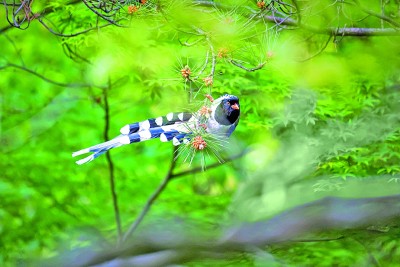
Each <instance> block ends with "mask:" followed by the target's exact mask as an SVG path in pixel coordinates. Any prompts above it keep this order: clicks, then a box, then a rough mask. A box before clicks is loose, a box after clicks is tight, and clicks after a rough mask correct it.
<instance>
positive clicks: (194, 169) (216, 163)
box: [171, 149, 251, 180]
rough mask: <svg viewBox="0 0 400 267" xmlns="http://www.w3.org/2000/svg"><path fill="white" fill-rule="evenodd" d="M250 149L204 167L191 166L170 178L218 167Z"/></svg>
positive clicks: (248, 150)
mask: <svg viewBox="0 0 400 267" xmlns="http://www.w3.org/2000/svg"><path fill="white" fill-rule="evenodd" d="M250 151H251V150H250V149H245V150H243V151H242V152H240V153H239V154H236V155H234V156H231V157H229V158H226V159H223V160H222V162H215V163H213V164H211V165H208V166H206V168H204V167H202V166H199V167H196V168H193V169H190V170H186V171H181V172H178V173H173V174H172V175H171V180H172V179H175V178H178V177H181V176H185V175H188V174H194V173H198V172H203V171H204V169H206V170H209V169H213V168H216V167H219V166H221V165H223V164H225V163H228V162H231V161H234V160H236V159H238V158H241V157H243V156H244V155H246V154H247V153H249V152H250Z"/></svg>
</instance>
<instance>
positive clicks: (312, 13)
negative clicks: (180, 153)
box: [0, 0, 400, 266]
mask: <svg viewBox="0 0 400 267" xmlns="http://www.w3.org/2000/svg"><path fill="white" fill-rule="evenodd" d="M115 2H118V3H117V4H116V3H115ZM239 2H240V3H239ZM18 8H19V9H18ZM107 8H109V10H108V9H107ZM399 10H400V9H399V3H398V2H396V1H393V2H392V1H381V2H379V1H367V0H365V1H361V2H358V1H349V2H347V1H340V2H337V1H336V2H331V1H319V2H316V3H308V2H300V1H288V2H286V1H285V2H279V1H258V2H257V1H221V2H220V1H210V2H209V1H150V0H149V1H71V2H68V3H65V2H64V1H42V2H40V3H39V2H36V1H22V2H16V1H8V0H6V1H4V2H3V3H1V4H0V51H1V54H0V142H1V146H0V151H1V154H0V170H1V179H0V203H1V204H0V236H1V238H0V251H1V253H0V265H9V266H13V265H15V264H18V263H19V264H21V263H22V262H25V261H28V262H29V261H30V259H32V258H38V259H43V258H50V257H56V256H57V255H59V254H60V253H62V252H63V251H68V250H71V249H76V248H81V247H90V246H91V245H93V244H97V245H98V243H99V242H104V243H110V244H114V243H115V242H116V240H117V231H116V228H117V226H116V223H115V208H114V205H113V199H112V193H111V190H110V162H109V161H107V158H106V157H105V156H101V157H99V158H98V159H96V160H95V161H93V162H90V163H89V164H86V165H82V166H78V165H76V164H75V160H74V159H73V158H71V153H72V152H73V151H76V150H79V149H82V148H85V147H88V146H91V145H94V144H97V143H100V142H103V141H104V139H105V137H106V136H108V137H110V138H111V137H114V136H116V135H118V134H119V129H120V128H121V127H122V126H123V125H125V124H127V123H131V122H137V121H142V120H145V119H147V118H153V117H158V116H161V115H165V114H167V113H169V112H171V111H186V110H193V109H194V108H195V107H196V104H193V103H196V101H202V100H203V99H204V94H205V93H211V94H212V95H213V96H214V97H218V96H219V95H221V94H223V93H231V94H234V95H237V96H239V98H240V104H241V119H240V123H239V126H238V127H237V129H236V131H235V132H234V134H233V135H232V137H231V138H230V141H229V144H228V145H226V147H225V148H224V151H222V152H220V153H221V157H222V158H224V159H226V160H227V162H226V163H223V164H220V166H218V167H215V168H207V166H208V165H211V164H214V163H216V162H218V160H217V159H216V158H215V157H213V156H212V155H211V156H209V157H208V156H207V157H206V165H205V170H204V171H193V173H190V174H188V175H185V176H181V177H177V178H176V179H174V180H172V181H171V182H170V183H169V184H168V186H167V188H166V189H165V190H164V191H163V192H162V194H161V195H160V197H159V198H158V199H157V200H156V202H155V203H154V204H153V206H152V207H151V210H150V212H149V213H148V214H147V216H146V217H145V219H144V221H143V223H142V224H141V225H140V227H139V228H138V230H137V231H139V232H146V231H149V230H160V231H163V230H165V231H167V230H168V229H170V227H173V225H174V224H176V225H186V224H187V225H188V226H187V227H186V229H190V230H193V232H194V233H199V235H201V233H203V232H204V233H208V234H209V233H210V232H212V233H214V231H215V234H216V235H217V233H218V232H219V231H220V230H221V229H222V228H224V226H226V225H232V224H239V223H241V222H254V221H257V220H262V219H268V218H272V217H274V216H276V215H278V214H280V213H281V212H284V211H287V210H288V209H291V208H295V207H297V206H299V205H302V204H305V203H308V202H311V201H315V200H319V199H322V198H324V197H326V196H333V197H346V198H377V197H385V196H391V195H398V194H400V176H399V172H400V143H399V141H400V132H399V130H400V128H399V127H400V120H399V116H398V114H399V109H400V92H399V90H400V75H399V73H400V69H399V67H400V46H399V43H400V38H399V28H400V26H399V25H400V20H399ZM94 11H96V12H97V13H98V14H96V13H95V12H94ZM106 11H108V12H106ZM13 14H15V15H13ZM186 66H188V67H189V68H190V70H191V77H190V78H191V79H185V78H184V77H182V75H181V69H183V68H185V67H186ZM207 77H211V78H212V81H213V84H212V86H210V85H209V84H208V85H207V84H206V83H205V81H204V78H207ZM172 150H173V148H172V145H171V144H168V143H161V142H159V140H151V141H146V142H143V143H139V144H134V145H129V146H125V147H121V148H118V149H114V150H112V151H111V160H112V164H113V174H114V178H115V192H116V193H117V199H118V205H119V214H120V221H121V224H122V230H123V231H124V232H125V231H126V230H127V229H128V227H129V225H130V224H131V223H132V222H133V221H134V219H135V217H136V216H138V214H139V213H140V211H141V209H142V208H143V206H144V205H145V202H146V200H147V199H148V197H149V196H150V195H151V194H152V193H153V191H154V190H155V189H156V188H157V187H158V185H159V184H160V182H161V181H162V179H163V178H164V177H165V175H166V173H167V172H168V169H169V167H170V164H171V163H170V162H171V158H172V157H173V155H172ZM243 151H245V153H243ZM241 153H242V154H241ZM236 155H241V156H240V157H238V158H235V159H234V160H232V161H230V160H229V159H230V158H231V157H235V156H236ZM200 165H201V159H200V157H197V156H196V157H195V158H194V161H193V162H192V164H189V163H188V162H184V161H183V159H182V158H178V159H177V165H176V167H175V169H174V172H175V173H179V172H182V171H187V170H189V171H190V170H193V169H194V168H197V167H199V166H200ZM342 208H343V207H342ZM315 212H316V213H318V210H316V211H315ZM392 214H393V216H395V215H397V216H398V215H400V211H399V210H394V211H393V213H392ZM360 225H362V221H360ZM293 227H295V226H293ZM343 227H346V225H343ZM379 227H383V228H379ZM385 227H386V228H385ZM378 228H379V229H384V230H379V231H375V232H373V234H376V236H373V237H371V232H368V231H366V230H365V229H366V227H364V228H362V229H363V230H362V231H364V232H361V233H360V232H355V233H354V232H351V233H349V232H345V233H343V232H338V231H339V230H338V231H336V232H335V231H334V232H333V233H332V232H330V233H328V235H330V236H339V235H340V236H345V237H346V238H344V239H340V240H337V241H333V242H316V243H315V242H314V243H289V244H286V243H285V244H283V245H282V244H280V245H276V246H275V247H269V248H266V251H267V252H268V253H272V255H274V257H275V259H278V260H276V261H274V260H272V259H271V258H270V257H264V258H263V257H261V256H260V255H258V254H257V255H258V256H257V257H255V258H254V257H253V256H251V254H240V255H239V256H238V255H236V256H235V257H234V259H233V260H232V259H229V260H221V261H218V262H213V264H217V265H218V264H219V265H227V264H231V265H236V266H243V265H249V266H253V265H257V264H259V265H260V266H265V265H263V262H264V263H265V262H268V264H276V265H271V266H288V265H289V266H290V265H291V264H292V265H293V266H356V265H357V264H361V265H362V264H364V263H366V262H368V263H370V261H369V260H370V255H373V257H375V261H376V262H378V263H379V264H381V265H379V264H378V265H371V266H389V265H386V263H390V262H395V261H397V262H398V261H399V257H400V251H399V249H398V245H399V243H398V241H396V236H397V238H398V236H399V234H400V230H399V224H398V223H397V224H396V223H394V224H393V223H392V222H390V223H389V222H386V221H385V222H382V224H378ZM374 229H375V228H374ZM360 231H361V230H360ZM324 234H325V235H326V233H324ZM372 239H373V240H375V241H374V242H372V241H370V240H372ZM99 240H101V241H99ZM355 240H356V241H355ZM360 240H361V241H360ZM359 241H360V242H361V243H362V244H364V245H365V244H366V245H365V246H361V245H360V247H358V246H355V245H354V243H357V242H359ZM369 241H370V243H368V242H369ZM314 244H315V246H314ZM357 244H359V243H357ZM260 253H261V252H260ZM265 253H266V252H265ZM259 256H260V257H259ZM263 259H264V260H263ZM211 263H212V262H211ZM191 264H192V266H197V265H201V264H207V262H206V263H204V262H203V263H201V262H197V263H191ZM196 264H197V265H196ZM208 264H210V262H208ZM279 264H283V265H279ZM285 264H286V265H285ZM189 265H190V264H189ZM361 265H358V266H361Z"/></svg>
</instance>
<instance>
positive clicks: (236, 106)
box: [231, 103, 239, 110]
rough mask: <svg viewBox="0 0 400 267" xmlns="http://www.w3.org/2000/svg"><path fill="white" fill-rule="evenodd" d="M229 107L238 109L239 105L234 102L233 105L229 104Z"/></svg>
mask: <svg viewBox="0 0 400 267" xmlns="http://www.w3.org/2000/svg"><path fill="white" fill-rule="evenodd" d="M231 108H233V109H236V110H238V109H239V106H238V104H236V103H235V104H233V105H232V106H231Z"/></svg>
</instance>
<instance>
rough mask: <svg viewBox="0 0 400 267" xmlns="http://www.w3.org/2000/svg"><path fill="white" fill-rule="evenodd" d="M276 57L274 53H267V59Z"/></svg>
mask: <svg viewBox="0 0 400 267" xmlns="http://www.w3.org/2000/svg"><path fill="white" fill-rule="evenodd" d="M274 56H275V53H274V52H272V51H268V52H267V59H272V58H273V57H274Z"/></svg>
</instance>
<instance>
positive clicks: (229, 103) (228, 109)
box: [220, 95, 240, 124]
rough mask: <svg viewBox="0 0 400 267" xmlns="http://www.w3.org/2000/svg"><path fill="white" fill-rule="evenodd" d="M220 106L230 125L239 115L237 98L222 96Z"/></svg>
mask: <svg viewBox="0 0 400 267" xmlns="http://www.w3.org/2000/svg"><path fill="white" fill-rule="evenodd" d="M220 105H221V107H222V110H223V111H224V113H225V115H226V118H227V119H228V121H229V122H230V123H231V124H232V123H234V122H235V121H237V119H238V118H239V115H240V105H239V98H238V97H237V96H234V95H223V96H222V101H221V104H220Z"/></svg>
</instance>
